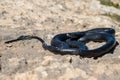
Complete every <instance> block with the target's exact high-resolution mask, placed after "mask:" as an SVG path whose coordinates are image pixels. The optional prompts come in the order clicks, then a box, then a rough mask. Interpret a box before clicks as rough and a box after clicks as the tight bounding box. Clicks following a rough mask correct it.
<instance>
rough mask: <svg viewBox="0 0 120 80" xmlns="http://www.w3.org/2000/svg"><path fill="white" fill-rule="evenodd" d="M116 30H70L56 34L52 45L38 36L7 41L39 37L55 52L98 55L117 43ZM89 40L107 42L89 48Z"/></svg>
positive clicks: (46, 47)
mask: <svg viewBox="0 0 120 80" xmlns="http://www.w3.org/2000/svg"><path fill="white" fill-rule="evenodd" d="M114 34H115V30H114V29H112V28H95V29H91V30H87V31H82V32H70V33H62V34H57V35H55V36H54V37H53V38H52V40H51V45H47V44H46V42H45V41H44V40H43V39H41V38H40V37H37V36H30V35H27V36H20V37H18V38H17V39H14V40H10V41H6V42H5V43H11V42H14V41H19V40H28V39H38V40H39V41H40V42H41V43H42V47H43V48H44V49H45V50H49V51H51V52H53V53H55V54H61V55H65V54H70V55H80V56H82V57H98V56H100V55H102V54H104V53H106V52H108V51H110V50H111V49H112V48H113V47H114V46H115V44H116V40H115V37H114ZM89 41H98V42H101V41H105V42H106V43H105V44H104V45H102V46H101V47H99V48H96V49H92V50H88V48H87V46H86V45H85V44H86V43H87V42H89Z"/></svg>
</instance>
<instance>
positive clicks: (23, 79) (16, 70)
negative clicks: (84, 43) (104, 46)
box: [0, 0, 120, 80]
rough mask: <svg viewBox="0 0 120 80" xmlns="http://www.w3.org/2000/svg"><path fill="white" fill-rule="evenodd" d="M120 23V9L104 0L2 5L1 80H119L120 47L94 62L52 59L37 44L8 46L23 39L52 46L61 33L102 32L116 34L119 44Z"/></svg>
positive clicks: (4, 0) (13, 0)
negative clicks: (33, 37)
mask: <svg viewBox="0 0 120 80" xmlns="http://www.w3.org/2000/svg"><path fill="white" fill-rule="evenodd" d="M112 1H115V3H116V2H119V3H120V1H119V0H112ZM118 6H119V5H118ZM106 13H110V14H115V15H117V17H114V18H113V16H112V15H104V14H106ZM111 16H112V17H111ZM116 18H117V19H116ZM119 19H120V9H118V8H116V7H114V6H107V5H103V4H101V3H100V1H99V0H0V80H120V54H119V52H120V46H119V45H118V46H117V47H116V49H115V50H114V52H113V54H106V55H104V56H102V57H99V58H98V59H96V60H95V59H92V58H80V56H75V55H64V56H62V55H56V54H53V53H51V52H49V51H45V50H44V49H43V48H42V46H41V43H40V42H39V41H37V40H27V41H19V42H14V43H11V44H4V42H5V41H7V40H11V39H15V38H17V37H19V36H20V35H37V36H40V37H41V38H43V39H44V40H45V41H46V42H47V43H48V44H49V43H50V40H51V39H52V37H53V36H54V35H56V34H58V33H63V32H73V31H83V30H88V29H92V28H98V27H111V28H114V29H115V30H116V35H115V37H116V40H117V41H118V43H120V22H119ZM100 45H101V43H93V42H91V43H88V46H90V47H91V48H93V47H98V46H100Z"/></svg>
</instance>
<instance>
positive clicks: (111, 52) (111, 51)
mask: <svg viewBox="0 0 120 80" xmlns="http://www.w3.org/2000/svg"><path fill="white" fill-rule="evenodd" d="M118 45H119V43H118V41H116V44H115V46H114V47H113V48H112V49H111V50H110V51H108V52H106V53H104V54H102V55H100V56H97V57H94V58H93V59H95V60H96V59H98V58H100V57H103V56H104V55H106V54H114V50H115V49H116V47H117V46H118Z"/></svg>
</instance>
